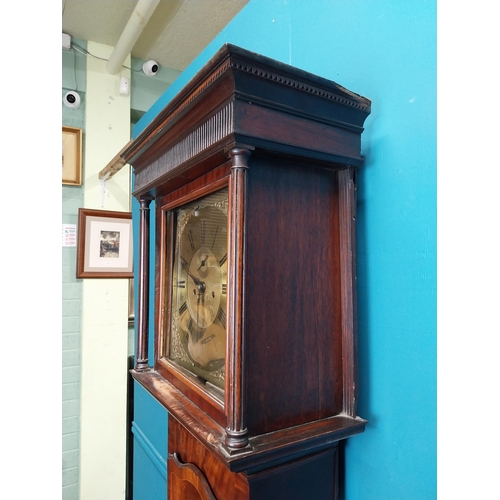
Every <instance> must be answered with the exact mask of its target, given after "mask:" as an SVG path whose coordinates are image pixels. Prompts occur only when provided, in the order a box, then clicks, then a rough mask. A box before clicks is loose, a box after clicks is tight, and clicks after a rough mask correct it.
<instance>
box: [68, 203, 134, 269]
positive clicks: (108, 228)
mask: <svg viewBox="0 0 500 500" xmlns="http://www.w3.org/2000/svg"><path fill="white" fill-rule="evenodd" d="M132 266H133V261H132V214H131V213H130V212H111V211H108V210H91V209H88V208H80V209H78V236H77V256H76V277H77V278H133V267H132Z"/></svg>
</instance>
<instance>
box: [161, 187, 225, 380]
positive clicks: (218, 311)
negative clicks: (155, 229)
mask: <svg viewBox="0 0 500 500" xmlns="http://www.w3.org/2000/svg"><path fill="white" fill-rule="evenodd" d="M227 197H228V191H227V188H225V189H222V190H220V191H217V192H215V193H212V194H209V195H207V196H205V197H203V198H200V199H197V200H195V201H193V202H191V203H188V204H186V205H183V206H182V207H180V208H177V209H175V210H174V216H175V220H176V229H175V241H174V259H173V270H172V305H171V325H170V349H169V357H170V359H171V360H172V361H174V362H175V363H177V364H178V365H180V366H182V367H183V368H185V369H187V370H189V371H190V372H192V373H193V374H194V375H196V376H198V377H201V378H202V379H203V380H206V381H209V382H211V383H212V384H214V385H216V386H218V387H220V388H223V387H224V365H225V358H226V292H227V227H228V226H227Z"/></svg>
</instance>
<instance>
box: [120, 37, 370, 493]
mask: <svg viewBox="0 0 500 500" xmlns="http://www.w3.org/2000/svg"><path fill="white" fill-rule="evenodd" d="M369 113H370V101H369V100H368V99H366V98H364V97H361V96H359V95H357V94H354V93H352V92H350V91H348V90H347V89H345V88H343V87H341V86H339V85H338V84H336V83H334V82H331V81H329V80H326V79H323V78H321V77H318V76H315V75H312V74H310V73H307V72H305V71H302V70H299V69H297V68H293V67H291V66H288V65H285V64H282V63H279V62H277V61H273V60H271V59H269V58H266V57H263V56H260V55H257V54H254V53H252V52H249V51H246V50H244V49H241V48H239V47H234V46H232V45H225V46H224V47H222V48H221V50H220V51H219V52H218V53H217V54H216V55H215V56H214V57H213V58H212V60H211V61H210V62H209V63H208V64H207V65H206V66H205V67H204V68H203V69H202V70H201V71H200V72H199V73H198V74H197V75H196V76H195V77H194V78H193V80H192V81H191V82H190V83H189V84H188V85H186V87H185V88H184V89H183V90H182V91H181V92H180V93H179V94H178V95H177V96H176V97H175V98H174V99H173V100H172V101H171V102H170V103H169V104H168V105H167V106H166V107H165V109H164V110H163V111H161V112H160V113H159V114H158V116H157V117H156V118H155V119H154V120H153V121H152V122H151V124H150V125H149V126H148V127H146V128H145V129H144V131H143V132H142V133H141V134H140V135H139V136H138V137H137V138H136V139H135V140H134V141H132V143H131V145H130V146H129V147H128V148H126V149H125V150H124V151H123V153H122V160H123V161H125V162H126V163H130V164H131V165H132V166H133V167H134V171H135V192H134V196H136V197H137V199H138V200H139V202H140V204H141V215H140V226H141V227H140V242H139V248H140V252H139V253H140V256H139V261H140V262H139V263H140V265H139V287H138V288H139V304H138V318H137V325H138V332H137V334H138V341H137V346H136V351H137V352H136V367H135V369H134V370H133V371H132V375H133V377H134V378H135V379H136V380H137V381H138V382H139V383H141V384H142V385H143V386H144V387H145V388H146V389H147V390H148V391H149V392H150V393H151V394H152V395H153V396H154V397H155V398H156V399H157V400H158V401H160V403H161V404H163V405H164V406H165V407H166V408H167V410H168V411H169V419H172V426H173V427H172V428H177V427H176V425H177V424H179V425H180V427H179V431H178V432H179V435H181V433H182V432H184V431H185V432H187V433H188V435H189V436H191V438H193V439H194V440H195V441H196V443H198V445H199V446H201V447H202V448H201V449H203V450H206V452H207V453H208V454H210V455H211V456H213V457H214V460H216V461H220V462H221V463H222V464H224V466H225V467H227V468H228V470H230V471H233V472H236V473H239V472H243V471H245V474H246V477H250V476H251V475H252V474H253V473H257V471H264V470H271V468H274V467H276V466H278V464H279V463H282V462H283V461H285V462H286V461H288V462H290V463H291V461H293V460H295V459H298V458H300V457H302V458H304V459H305V457H308V456H313V455H314V456H316V454H319V453H322V452H323V451H325V450H331V451H330V452H328V453H330V455H328V457H329V458H327V459H326V460H327V462H328V463H330V462H331V463H332V464H333V463H336V462H337V458H336V449H337V443H338V441H339V440H340V439H345V438H347V437H349V436H352V435H354V434H357V433H359V432H362V431H363V430H364V426H365V421H364V420H363V419H362V418H360V417H358V416H357V414H356V397H357V359H356V294H355V218H356V183H355V170H356V168H358V167H360V166H361V165H362V163H363V159H362V157H361V154H360V146H361V133H362V131H363V123H364V120H365V119H366V117H367V116H368V114H369ZM226 188H227V192H228V195H227V198H228V210H227V211H228V222H227V235H228V236H227V238H228V241H227V248H228V251H227V284H225V283H224V285H225V286H226V287H227V288H226V292H227V297H226V299H225V300H227V303H226V304H225V306H226V310H225V311H226V314H227V318H226V319H227V322H226V332H225V333H226V349H225V364H224V382H223V384H220V386H219V387H216V388H215V389H214V388H213V387H212V385H213V384H210V383H207V380H206V379H205V380H204V379H203V377H202V376H200V372H199V371H198V372H197V371H196V370H190V368H189V365H188V364H186V365H185V366H180V367H179V366H178V365H177V364H176V363H174V362H172V359H171V358H170V351H169V349H170V347H169V346H170V344H169V342H170V327H169V325H170V324H171V322H172V314H173V313H172V311H174V312H175V307H174V308H173V307H172V293H173V292H172V290H173V289H174V285H175V280H176V279H177V278H176V277H175V275H174V272H173V262H174V261H175V244H174V241H175V229H174V228H175V224H174V223H172V220H173V219H172V215H171V214H172V213H173V210H175V209H176V207H182V206H185V205H186V204H189V203H195V204H196V200H198V199H199V200H204V199H205V197H207V196H210V194H211V193H214V192H217V191H218V190H220V189H226ZM153 199H154V200H155V206H156V217H155V220H156V240H155V241H154V242H152V244H154V245H155V249H156V252H155V255H156V262H155V263H154V267H155V278H154V279H155V282H154V290H155V296H154V303H155V314H154V317H150V316H149V315H148V303H149V285H148V283H149V282H148V280H149V265H150V263H149V261H148V255H149V244H150V242H149V208H148V207H149V203H150V202H151V200H153ZM190 206H191V205H190ZM199 279H200V278H199V277H196V280H197V281H198V280H199ZM221 283H222V282H221ZM195 284H196V282H195ZM217 286H218V285H217ZM220 286H222V284H221V285H220ZM197 287H198V288H197V290H198V292H199V291H200V290H201V288H202V287H201V285H200V284H198V285H197ZM193 290H194V293H196V289H195V287H193ZM214 296H215V295H214ZM193 300H194V299H193ZM193 304H195V302H193ZM149 323H152V324H153V326H154V331H155V359H154V360H152V362H153V366H151V365H150V361H149V360H148V359H147V346H148V327H149ZM175 422H177V424H175ZM169 425H170V424H169ZM182 429H184V431H182ZM169 434H170V433H169ZM191 438H187V437H186V439H191ZM169 439H170V438H169ZM175 439H177V438H176V437H175V436H174V435H172V441H171V442H170V441H169V443H170V444H172V443H174V444H175V443H177V441H175ZM179 439H181V438H180V437H179ZM180 442H184V441H182V440H181V441H180ZM170 444H169V452H171V453H172V460H173V453H174V452H175V453H177V452H178V453H179V455H176V457H177V459H178V464H181V463H182V461H183V460H186V459H185V458H184V457H183V456H182V453H183V452H184V453H185V454H186V451H185V450H184V451H183V450H182V449H180V450H177V451H176V450H173V449H171V447H170ZM174 444H172V446H174ZM177 444H179V443H177ZM177 444H176V445H175V446H177ZM181 448H182V446H181ZM200 453H201V451H200ZM187 454H188V455H189V452H187ZM179 456H180V458H179ZM334 457H335V458H334ZM169 467H170V465H169ZM198 468H200V465H198ZM306 468H307V467H306ZM172 469H174V467H172ZM203 474H204V475H205V477H206V478H207V479H208V482H209V483H211V481H214V478H213V477H212V475H211V474H212V473H211V472H210V471H208V470H205V471H204V472H203ZM181 476H182V475H181ZM179 477H180V476H179ZM182 481H183V480H182ZM182 481H181V483H182ZM257 483H258V481H257V482H256V483H252V484H257ZM211 484H212V483H211ZM249 484H250V483H249ZM262 484H264V483H262ZM267 487H268V486H266V488H267ZM257 488H258V486H251V487H250V490H251V491H254V490H255V489H257ZM328 488H329V486H328ZM216 497H217V498H219V497H220V498H223V496H217V495H216ZM207 498H209V497H207ZM255 498H258V497H255ZM291 498H292V497H291Z"/></svg>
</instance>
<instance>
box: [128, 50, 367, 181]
mask: <svg viewBox="0 0 500 500" xmlns="http://www.w3.org/2000/svg"><path fill="white" fill-rule="evenodd" d="M256 83H257V85H256ZM208 93H211V94H215V95H216V96H217V97H215V96H214V99H218V101H219V102H218V103H217V104H218V105H216V106H214V105H212V106H211V107H210V109H208V107H206V106H205V110H203V109H199V106H198V107H197V103H199V101H200V100H201V98H202V97H203V96H205V95H207V94H208ZM268 96H270V98H268ZM276 96H283V98H282V99H281V98H278V99H276V98H275V97H276ZM280 99H281V100H280ZM228 100H230V101H232V102H233V103H234V107H235V111H236V112H235V113H234V114H230V115H226V118H227V120H228V121H227V123H226V124H224V125H223V126H224V127H225V129H226V132H227V134H226V135H225V136H224V137H223V139H224V141H225V143H226V144H227V149H230V148H231V147H234V146H235V145H237V143H238V142H241V143H244V140H245V137H246V136H248V135H250V136H252V137H253V135H254V134H255V133H257V132H256V131H255V130H240V128H239V125H240V123H239V116H240V112H239V110H240V108H241V113H244V112H246V109H245V108H248V106H259V107H265V108H268V109H269V110H270V111H273V112H274V113H275V114H278V115H281V114H286V115H287V116H293V115H296V116H297V117H304V118H307V119H308V120H309V121H310V122H313V123H317V124H318V127H331V128H335V129H337V130H340V129H342V130H343V131H344V133H345V134H351V135H354V136H359V135H360V134H361V132H362V131H363V123H364V121H365V119H366V117H367V116H368V115H369V114H370V111H371V101H370V100H369V99H367V98H365V97H362V96H359V95H357V94H355V93H353V92H350V91H348V90H347V89H345V88H344V87H342V86H340V85H339V84H337V83H335V82H333V81H331V80H327V79H325V78H322V77H319V76H316V75H313V74H311V73H309V72H307V71H304V70H301V69H298V68H295V67H292V66H289V65H287V64H284V63H281V62H278V61H275V60H273V59H270V58H268V57H265V56H261V55H258V54H255V53H253V52H250V51H247V50H245V49H242V48H240V47H236V46H234V45H231V44H226V45H224V46H223V47H222V48H221V49H220V50H219V51H218V52H217V53H216V54H215V55H214V57H213V58H212V59H211V60H210V61H209V62H208V63H207V64H206V65H205V66H204V67H203V68H202V69H201V70H200V71H199V72H198V73H197V74H196V75H195V76H194V77H193V78H192V79H191V81H190V82H189V83H188V84H187V85H186V86H185V87H184V88H183V89H182V90H181V91H180V92H179V93H178V94H177V95H176V96H175V97H174V98H173V99H172V100H171V101H170V102H169V103H168V104H167V105H166V106H165V108H164V109H163V110H162V111H160V113H159V114H158V115H157V116H156V118H154V119H153V120H152V122H151V123H150V124H149V125H148V126H147V127H146V128H145V129H144V130H143V131H142V132H141V133H140V134H139V135H138V137H137V138H136V139H134V140H133V141H131V142H130V143H129V144H128V145H127V147H126V148H124V150H123V151H122V152H121V153H120V156H121V159H122V161H123V162H125V163H129V164H131V165H133V166H134V169H135V171H136V173H137V172H138V171H140V170H141V169H143V168H145V167H146V166H147V165H149V164H150V163H152V162H154V161H155V160H157V159H158V157H159V152H160V150H161V151H162V152H164V151H165V147H167V148H168V149H172V148H174V147H175V146H176V145H177V144H181V143H182V141H183V140H184V139H185V135H184V137H178V135H177V129H179V128H182V129H183V130H184V131H185V122H186V116H187V115H189V114H193V115H194V113H196V122H197V125H199V123H200V113H201V114H203V113H206V116H205V117H204V119H205V120H206V121H208V120H210V119H211V118H212V116H214V115H215V114H217V112H218V111H220V109H222V108H224V107H225V106H226V105H227V101H228ZM295 102H297V105H295ZM212 104H216V103H212ZM215 108H217V109H215ZM214 109H215V111H214ZM201 118H202V119H203V117H201ZM180 122H182V123H183V124H184V125H183V126H182V127H179V126H177V125H178V124H179V123H180ZM191 132H194V130H192V131H191ZM262 136H265V134H261V141H262V147H263V148H269V149H271V150H272V149H273V147H274V144H273V142H274V143H276V142H279V140H278V139H275V140H274V141H264V140H263V139H262ZM155 152H156V153H157V154H156V156H155V155H154V153H155ZM324 153H325V158H324V159H325V160H326V161H332V160H333V161H335V158H333V157H328V150H325V152H324ZM336 156H339V155H336ZM349 158H350V161H349ZM338 161H340V162H342V163H344V162H349V163H350V164H351V165H352V166H360V165H361V164H362V158H361V157H359V153H358V154H356V152H354V151H350V152H348V153H347V154H346V155H345V158H341V157H339V158H338Z"/></svg>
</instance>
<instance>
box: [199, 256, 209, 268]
mask: <svg viewBox="0 0 500 500" xmlns="http://www.w3.org/2000/svg"><path fill="white" fill-rule="evenodd" d="M207 260H208V255H205V258H204V259H203V260H202V261H201V264H200V267H199V268H198V269H197V271H199V270H200V269H201V268H202V267H203V266H204V265H205V263H206V262H207Z"/></svg>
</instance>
